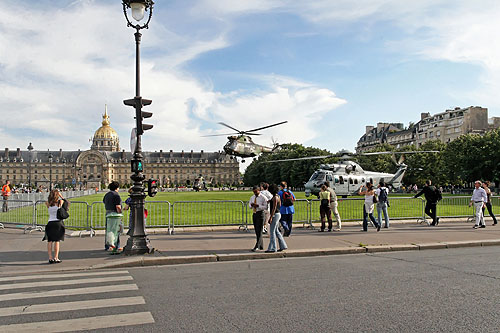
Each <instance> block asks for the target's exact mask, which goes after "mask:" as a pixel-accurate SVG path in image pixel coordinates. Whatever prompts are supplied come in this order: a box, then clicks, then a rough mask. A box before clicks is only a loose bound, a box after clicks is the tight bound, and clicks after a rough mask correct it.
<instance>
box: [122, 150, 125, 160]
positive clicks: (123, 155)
mask: <svg viewBox="0 0 500 333" xmlns="http://www.w3.org/2000/svg"><path fill="white" fill-rule="evenodd" d="M125 156H126V155H125V149H123V150H122V160H124V159H125Z"/></svg>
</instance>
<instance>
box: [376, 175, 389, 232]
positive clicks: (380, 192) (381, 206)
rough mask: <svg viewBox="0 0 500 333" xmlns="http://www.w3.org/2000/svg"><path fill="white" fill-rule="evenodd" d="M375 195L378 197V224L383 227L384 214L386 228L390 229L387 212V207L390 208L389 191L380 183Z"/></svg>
mask: <svg viewBox="0 0 500 333" xmlns="http://www.w3.org/2000/svg"><path fill="white" fill-rule="evenodd" d="M375 194H376V195H377V198H378V202H377V219H378V224H379V225H380V226H381V225H382V213H384V220H385V225H384V228H389V212H388V211H387V207H389V189H388V188H387V187H385V183H384V182H380V183H379V184H378V187H377V189H376V190H375Z"/></svg>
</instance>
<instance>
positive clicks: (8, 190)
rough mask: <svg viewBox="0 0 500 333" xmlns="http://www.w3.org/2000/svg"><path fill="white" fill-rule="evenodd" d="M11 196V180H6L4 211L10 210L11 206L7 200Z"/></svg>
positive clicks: (3, 192) (3, 188)
mask: <svg viewBox="0 0 500 333" xmlns="http://www.w3.org/2000/svg"><path fill="white" fill-rule="evenodd" d="M9 197H10V181H8V180H7V181H6V182H5V185H4V186H2V198H3V206H2V212H7V211H8V210H9V206H8V205H7V200H8V199H9Z"/></svg>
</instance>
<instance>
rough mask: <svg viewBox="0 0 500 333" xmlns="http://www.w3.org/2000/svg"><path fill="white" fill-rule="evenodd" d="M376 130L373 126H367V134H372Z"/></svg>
mask: <svg viewBox="0 0 500 333" xmlns="http://www.w3.org/2000/svg"><path fill="white" fill-rule="evenodd" d="M373 129H374V127H373V126H366V132H365V134H370V132H371V131H372V130H373Z"/></svg>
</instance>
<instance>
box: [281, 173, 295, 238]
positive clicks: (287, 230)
mask: <svg viewBox="0 0 500 333" xmlns="http://www.w3.org/2000/svg"><path fill="white" fill-rule="evenodd" d="M279 188H280V191H279V192H278V195H279V196H280V200H281V208H280V213H281V220H280V223H281V226H282V227H283V236H284V237H289V236H290V234H291V233H292V223H293V214H295V209H294V207H293V203H294V202H295V195H294V194H293V192H292V191H290V190H289V189H288V188H287V183H286V182H285V181H282V182H281V183H280V185H279Z"/></svg>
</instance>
